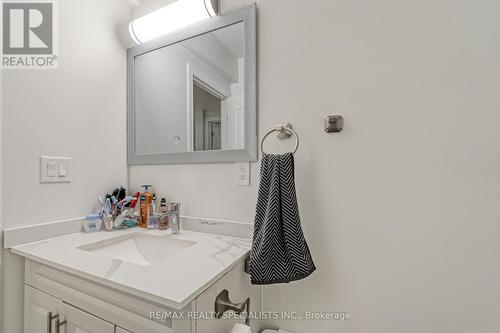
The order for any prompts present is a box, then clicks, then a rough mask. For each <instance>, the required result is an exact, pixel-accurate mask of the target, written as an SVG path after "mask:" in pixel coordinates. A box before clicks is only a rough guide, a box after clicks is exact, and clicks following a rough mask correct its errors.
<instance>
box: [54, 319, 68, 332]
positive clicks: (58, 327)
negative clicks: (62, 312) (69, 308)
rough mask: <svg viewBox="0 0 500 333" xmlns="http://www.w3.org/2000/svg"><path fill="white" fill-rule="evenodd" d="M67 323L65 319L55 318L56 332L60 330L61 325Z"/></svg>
mask: <svg viewBox="0 0 500 333" xmlns="http://www.w3.org/2000/svg"><path fill="white" fill-rule="evenodd" d="M67 323H68V321H67V320H63V321H60V320H59V318H57V320H56V333H59V332H60V330H61V326H63V325H65V324H67Z"/></svg>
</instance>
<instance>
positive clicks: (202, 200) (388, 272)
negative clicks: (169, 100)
mask: <svg viewBox="0 0 500 333" xmlns="http://www.w3.org/2000/svg"><path fill="white" fill-rule="evenodd" d="M246 3H248V2H247V1H243V0H242V1H233V0H222V7H223V9H224V10H226V9H228V8H230V7H236V6H239V5H242V4H246ZM258 5H259V18H258V20H259V24H258V27H259V133H260V135H262V133H263V132H264V131H266V130H268V129H269V128H272V127H273V126H274V125H276V124H277V123H280V122H284V121H288V122H291V123H292V124H293V125H294V126H295V128H296V130H297V132H298V134H299V136H300V139H301V147H300V149H299V151H298V153H297V155H296V178H297V190H298V196H299V200H300V209H301V216H302V223H303V226H304V230H305V234H306V237H307V239H308V241H309V244H310V247H311V250H312V252H313V255H314V259H315V261H316V264H317V267H318V270H317V272H316V273H315V274H314V275H312V277H311V278H309V279H306V280H304V281H300V282H296V283H292V284H290V285H284V286H269V287H266V288H265V294H264V304H265V308H266V309H267V310H275V311H281V310H286V309H289V310H295V311H349V312H351V315H352V319H351V320H350V321H349V322H332V321H290V322H280V323H279V322H271V323H269V324H270V326H276V325H278V324H280V325H281V326H282V328H286V329H289V330H291V331H296V332H302V333H309V332H338V333H341V332H342V333H347V332H352V333H359V332H372V333H386V332H418V333H423V332H429V333H432V332H449V333H452V332H453V333H456V332H479V331H481V332H493V331H496V330H497V329H498V327H499V326H500V318H499V316H498V313H499V311H500V303H499V302H498V294H499V293H500V284H499V283H498V281H499V280H500V261H499V260H498V253H500V242H499V241H498V237H499V235H500V223H499V222H500V218H499V216H500V212H499V209H498V206H499V200H500V199H499V194H500V193H499V188H500V145H499V142H500V131H499V130H498V124H499V122H500V99H499V98H498V95H499V93H498V92H499V88H500V61H499V59H500V43H499V40H500V20H498V12H499V11H500V3H499V2H495V1H488V0H479V1H461V0H460V1H456V0H453V1H452V0H421V1H408V0H403V1H401V0H380V1H356V0H355V1H352V0H351V1H338V0H313V1H298V0H261V1H259V2H258ZM329 114H342V115H343V116H344V117H345V120H346V124H345V130H344V131H343V132H342V133H341V134H325V133H324V132H323V131H322V122H323V118H324V117H325V116H326V115H329ZM233 168H234V166H233V165H231V164H219V165H217V164H215V165H179V166H153V167H147V166H142V167H131V168H130V173H129V177H130V183H131V185H132V186H134V187H137V186H139V185H141V184H142V183H144V182H151V183H153V184H154V185H156V187H157V188H158V189H160V190H162V191H165V192H167V193H168V194H169V196H170V197H171V198H173V199H175V200H179V201H182V202H183V204H184V206H183V207H184V209H185V213H186V214H190V215H199V216H210V217H220V218H229V219H237V220H253V212H254V205H255V197H256V191H257V183H258V182H257V181H256V178H257V172H258V166H257V165H253V166H252V173H253V174H252V186H251V187H249V188H242V187H235V186H234V185H233Z"/></svg>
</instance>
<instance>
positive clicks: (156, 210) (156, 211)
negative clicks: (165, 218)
mask: <svg viewBox="0 0 500 333" xmlns="http://www.w3.org/2000/svg"><path fill="white" fill-rule="evenodd" d="M152 211H153V215H155V216H156V215H158V203H157V202H156V193H153V203H152Z"/></svg>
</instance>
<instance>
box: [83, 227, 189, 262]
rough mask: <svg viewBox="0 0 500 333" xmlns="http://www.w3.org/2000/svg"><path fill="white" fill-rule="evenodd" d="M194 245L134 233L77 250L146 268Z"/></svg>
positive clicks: (182, 241) (183, 241)
mask: <svg viewBox="0 0 500 333" xmlns="http://www.w3.org/2000/svg"><path fill="white" fill-rule="evenodd" d="M195 244H196V242H192V241H187V240H180V239H175V238H171V237H166V236H153V235H148V234H143V233H139V232H136V233H132V234H128V235H123V236H119V237H114V238H111V239H106V240H103V241H99V242H96V243H92V244H87V245H84V246H80V247H79V249H81V250H84V251H88V252H92V253H96V254H99V255H102V256H104V257H108V258H111V259H118V260H122V261H126V262H129V263H132V264H136V265H142V266H147V265H151V264H152V263H154V262H156V261H158V260H161V259H163V258H166V257H168V256H170V255H172V254H174V253H177V252H179V251H182V250H184V249H187V248H188V247H191V246H193V245H195Z"/></svg>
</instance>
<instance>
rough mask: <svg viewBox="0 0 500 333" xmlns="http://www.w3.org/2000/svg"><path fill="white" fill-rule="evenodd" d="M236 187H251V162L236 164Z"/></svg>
mask: <svg viewBox="0 0 500 333" xmlns="http://www.w3.org/2000/svg"><path fill="white" fill-rule="evenodd" d="M234 185H236V186H250V162H238V163H235V164H234Z"/></svg>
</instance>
